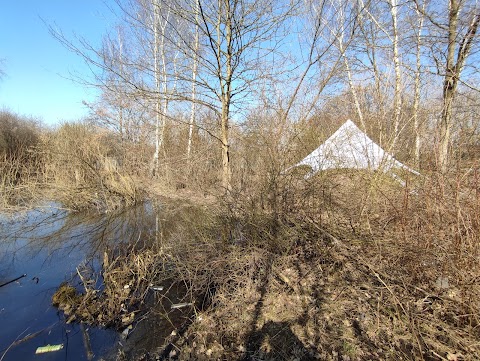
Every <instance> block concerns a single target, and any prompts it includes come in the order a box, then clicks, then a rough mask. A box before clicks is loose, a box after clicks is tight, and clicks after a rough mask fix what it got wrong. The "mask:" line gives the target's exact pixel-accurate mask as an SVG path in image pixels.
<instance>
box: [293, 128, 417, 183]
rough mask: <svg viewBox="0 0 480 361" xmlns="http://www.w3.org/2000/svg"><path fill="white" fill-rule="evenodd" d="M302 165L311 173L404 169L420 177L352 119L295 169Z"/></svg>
mask: <svg viewBox="0 0 480 361" xmlns="http://www.w3.org/2000/svg"><path fill="white" fill-rule="evenodd" d="M301 165H307V166H310V167H311V169H312V174H313V173H316V172H318V171H321V170H327V169H338V168H353V169H371V170H377V169H380V170H382V171H383V172H388V171H389V170H391V169H393V168H402V169H405V170H407V171H409V172H412V173H414V174H416V175H419V173H418V172H416V171H415V170H413V169H411V168H409V167H407V166H406V165H404V164H403V163H400V162H399V161H398V160H396V159H395V158H394V157H393V156H392V155H390V154H389V153H387V152H386V151H384V150H383V149H382V148H381V147H380V146H379V145H378V144H376V143H375V142H374V141H373V140H371V139H370V138H369V137H368V136H367V135H366V134H365V133H364V132H362V131H361V130H360V129H359V128H358V127H357V126H356V125H355V123H353V122H352V121H351V120H347V121H346V122H345V123H344V124H343V125H342V126H341V127H340V128H339V129H338V130H337V131H336V132H335V133H333V135H332V136H331V137H330V138H328V139H327V140H326V141H325V143H323V144H322V145H320V146H319V147H318V148H317V149H315V150H314V151H313V152H312V153H310V154H309V155H307V156H306V157H305V158H304V159H303V160H301V161H300V162H299V163H297V164H296V165H294V166H293V167H298V166H301ZM293 167H290V168H289V169H291V168H293Z"/></svg>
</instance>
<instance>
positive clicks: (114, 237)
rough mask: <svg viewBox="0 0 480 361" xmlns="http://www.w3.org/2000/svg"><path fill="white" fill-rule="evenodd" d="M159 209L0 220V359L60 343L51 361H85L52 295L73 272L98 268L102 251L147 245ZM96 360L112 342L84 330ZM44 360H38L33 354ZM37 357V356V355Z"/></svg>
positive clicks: (76, 332)
mask: <svg viewBox="0 0 480 361" xmlns="http://www.w3.org/2000/svg"><path fill="white" fill-rule="evenodd" d="M156 209H157V207H155V206H154V205H152V204H146V205H142V206H139V207H135V208H132V209H126V210H123V211H122V212H121V213H115V214H108V215H103V216H98V215H92V214H72V213H69V212H67V211H66V210H62V209H61V208H60V207H59V205H56V204H50V205H48V206H46V207H42V208H38V209H35V210H32V211H29V212H25V213H22V214H14V215H10V216H0V285H2V284H4V283H6V282H8V281H10V280H13V279H15V278H17V277H19V276H21V275H23V274H26V275H27V276H26V277H23V278H21V279H19V280H17V281H15V282H12V283H10V284H7V285H5V286H3V287H0V324H1V325H2V327H1V328H0V361H4V360H5V361H6V360H25V359H34V358H35V357H36V356H35V350H36V349H37V347H39V346H45V345H47V344H51V345H53V344H63V345H64V348H63V349H62V350H60V351H56V352H52V353H49V354H48V359H49V360H60V359H61V360H87V359H91V358H90V357H89V356H88V354H87V350H86V349H85V343H84V340H83V338H84V334H83V335H82V330H81V327H80V326H79V325H78V324H68V325H67V324H65V322H64V318H63V315H62V314H61V313H60V312H58V310H57V309H56V308H55V307H53V306H52V305H51V297H52V295H53V293H54V292H55V290H56V288H57V287H58V286H59V284H60V283H61V282H63V281H67V280H71V279H73V278H74V276H75V275H76V268H77V267H78V266H79V265H82V264H90V265H91V267H92V268H93V269H99V268H100V264H101V261H100V259H101V258H100V257H99V255H101V254H102V252H103V250H104V249H106V247H113V246H114V245H118V244H119V243H128V242H131V241H132V240H135V241H137V240H141V241H142V242H145V243H146V242H152V241H154V240H155V235H156V234H157V233H158V228H156V221H157V222H158V217H157V216H156V215H157V211H156ZM85 332H86V333H87V334H88V336H89V338H90V344H91V350H92V352H93V354H94V355H95V356H94V357H93V359H98V358H99V357H101V355H104V354H105V353H106V352H107V351H108V350H109V349H110V348H111V347H112V346H113V345H114V344H115V343H116V342H117V341H118V337H119V336H118V335H117V333H116V332H114V331H111V330H102V329H95V328H85ZM37 357H44V356H37ZM39 359H40V358H39Z"/></svg>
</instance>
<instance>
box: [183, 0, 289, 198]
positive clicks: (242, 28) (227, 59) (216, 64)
mask: <svg viewBox="0 0 480 361" xmlns="http://www.w3.org/2000/svg"><path fill="white" fill-rule="evenodd" d="M197 6H198V7H197ZM290 7H291V4H288V3H286V4H284V3H283V2H278V1H274V0H260V1H258V0H257V1H254V0H217V1H202V0H198V1H197V2H196V4H195V5H194V7H193V9H192V8H191V7H190V8H186V6H185V4H182V3H179V2H177V3H175V9H176V12H177V14H178V15H179V16H181V17H182V18H183V19H184V20H186V21H188V22H190V23H191V24H194V25H195V26H196V29H198V32H199V41H200V44H201V45H200V47H201V51H194V49H191V48H192V42H191V41H188V39H185V41H184V42H183V43H182V44H181V46H182V47H183V49H184V50H185V49H191V50H192V51H191V52H187V53H190V54H192V55H193V56H194V57H196V58H195V60H196V61H198V70H199V72H198V74H197V76H196V77H195V80H194V83H195V84H196V90H195V91H196V92H197V91H198V92H201V93H202V94H201V95H202V96H201V97H199V96H198V95H199V94H198V92H197V93H196V96H195V100H194V102H195V103H196V104H202V105H203V106H206V107H208V108H210V109H211V110H213V111H215V113H216V114H217V116H218V123H219V127H218V128H219V129H218V135H215V138H216V139H217V140H218V141H219V143H220V149H221V156H222V166H221V169H222V171H221V178H222V188H223V189H224V190H225V191H226V192H227V193H228V192H230V190H231V178H232V171H231V154H230V146H231V145H230V128H231V126H232V121H233V120H232V116H233V115H234V109H233V108H234V107H233V106H234V104H235V103H237V102H241V101H242V100H245V98H246V97H248V94H249V92H250V91H251V90H252V86H253V85H254V84H255V83H256V82H258V81H259V80H260V79H261V78H262V75H261V74H260V73H259V72H258V69H259V68H258V64H259V63H260V62H261V60H262V59H265V58H266V57H267V56H268V55H269V54H271V52H272V51H273V50H274V48H275V42H276V39H275V32H276V30H278V26H279V24H280V23H281V22H282V20H283V19H284V18H285V17H286V16H287V13H288V10H289V9H290ZM193 44H196V42H195V41H194V42H193ZM197 50H198V49H197ZM184 53H185V52H184ZM190 99H191V98H190ZM186 100H187V99H186Z"/></svg>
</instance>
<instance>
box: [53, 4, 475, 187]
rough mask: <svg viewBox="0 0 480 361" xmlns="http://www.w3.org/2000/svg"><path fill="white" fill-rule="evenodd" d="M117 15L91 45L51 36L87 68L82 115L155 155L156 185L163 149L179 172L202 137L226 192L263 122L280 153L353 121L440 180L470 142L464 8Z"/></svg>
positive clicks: (151, 9) (468, 29) (208, 9)
mask: <svg viewBox="0 0 480 361" xmlns="http://www.w3.org/2000/svg"><path fill="white" fill-rule="evenodd" d="M115 6H116V9H115V11H116V13H117V15H118V24H117V25H116V26H115V27H114V28H113V29H112V30H111V31H110V32H109V33H108V34H105V36H104V38H103V42H102V45H101V46H100V47H94V46H92V45H91V44H89V43H87V42H85V41H83V40H82V39H80V38H77V39H69V38H67V37H65V36H64V35H63V34H61V33H59V32H56V31H55V30H53V29H51V32H52V34H53V35H54V36H55V37H56V38H57V39H59V40H60V41H61V42H62V43H63V44H64V45H66V46H67V47H68V48H70V49H71V50H73V51H75V52H77V53H78V54H79V55H80V56H82V57H83V58H84V59H85V60H86V61H87V62H89V63H90V64H91V65H93V67H92V69H93V70H94V75H95V76H94V80H93V81H89V82H90V83H91V84H93V85H95V86H97V87H99V89H100V90H101V96H100V97H99V98H98V99H97V100H96V101H95V102H94V103H91V104H86V105H87V106H88V107H89V108H90V109H91V117H90V119H91V120H92V121H94V122H95V123H97V124H100V125H102V126H105V127H108V128H110V129H112V130H113V131H115V132H116V133H118V135H119V136H120V138H121V139H122V140H123V141H133V142H148V143H151V144H153V145H154V150H153V154H152V156H151V166H150V173H151V174H152V175H153V176H158V175H159V174H160V173H161V172H162V169H161V164H162V162H164V161H165V159H168V158H169V157H170V158H171V157H172V156H173V153H172V151H171V150H170V149H168V146H167V144H168V141H169V140H168V138H169V137H173V138H175V140H174V143H175V144H176V149H177V150H176V153H175V156H178V157H181V158H182V159H183V161H184V164H186V167H188V165H189V164H190V163H191V162H192V154H193V152H194V150H195V149H196V146H197V145H196V144H195V137H196V136H197V139H200V138H199V134H202V136H203V137H204V138H208V141H207V142H208V144H209V147H210V150H213V151H214V152H215V153H216V154H219V159H218V161H219V162H220V163H221V167H220V168H221V170H220V173H221V179H222V181H221V185H222V187H223V188H224V189H225V190H226V191H229V190H230V189H231V186H232V156H231V151H232V146H234V145H235V144H234V143H235V142H234V139H235V135H236V134H242V136H243V137H245V134H247V133H248V132H249V131H251V129H248V127H251V126H252V124H255V123H258V121H261V122H262V124H263V125H262V126H263V127H266V128H269V129H270V128H271V131H273V132H274V133H276V134H277V138H276V139H277V140H278V142H280V143H285V142H289V141H291V139H292V129H296V130H297V131H299V129H306V128H307V127H308V126H311V125H312V124H315V125H316V126H317V127H322V122H327V120H328V119H330V120H331V121H333V122H335V121H337V119H338V120H339V121H343V120H345V119H339V118H340V117H350V118H352V119H353V120H354V121H355V122H357V124H359V126H360V127H361V128H363V129H364V130H365V131H367V133H369V134H371V135H372V136H373V137H374V138H375V139H376V140H377V141H378V142H380V143H381V145H382V146H383V147H385V148H387V149H389V150H390V151H392V152H393V153H402V151H403V150H404V148H405V146H408V148H409V149H412V150H413V151H412V152H411V154H409V156H411V157H412V159H413V161H414V162H415V163H416V165H417V166H420V162H421V155H422V149H430V150H431V149H434V150H435V151H434V152H433V155H434V163H435V167H436V168H437V169H438V170H440V171H442V172H446V171H447V169H448V164H449V160H450V158H451V154H452V147H453V146H455V145H456V144H458V141H459V139H460V138H459V137H460V135H461V134H464V133H465V132H466V133H468V134H469V135H470V138H469V139H470V140H469V141H470V142H472V139H477V138H476V137H477V136H478V131H479V129H478V109H479V108H478V106H479V96H478V91H479V88H478V80H479V76H478V69H477V63H478V50H479V49H478V31H477V30H478V24H479V22H480V8H479V5H478V3H477V2H475V1H473V0H472V1H470V0H450V1H444V0H443V1H440V0H411V1H410V0H409V1H403V2H402V1H398V0H383V1H368V0H367V1H365V0H354V1H347V0H320V1H312V0H302V1H300V0H280V1H277V0H255V1H253V0H216V1H214V0H208V1H207V0H115ZM302 127H303V128H302ZM246 129H247V130H246ZM286 129H289V130H290V132H289V133H288V135H287V132H286ZM462 132H463V133H462ZM293 133H295V130H294V131H293ZM175 134H176V135H175ZM472 137H473V138H472ZM287 138H288V139H287ZM475 141H476V140H475ZM475 141H473V142H475Z"/></svg>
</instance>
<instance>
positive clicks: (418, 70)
mask: <svg viewBox="0 0 480 361" xmlns="http://www.w3.org/2000/svg"><path fill="white" fill-rule="evenodd" d="M424 9H425V2H424V3H423V9H422V11H418V10H417V16H418V33H417V39H416V40H417V44H416V46H417V49H416V51H417V52H416V70H415V85H414V86H415V88H414V92H413V93H414V94H413V129H414V132H415V155H414V156H415V164H416V166H417V167H419V166H420V136H421V131H420V122H419V120H418V108H419V107H420V86H421V82H420V74H421V70H422V68H421V66H422V63H421V50H422V28H423V21H424V19H425V16H424V15H423V12H424Z"/></svg>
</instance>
